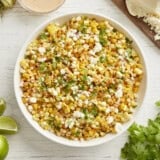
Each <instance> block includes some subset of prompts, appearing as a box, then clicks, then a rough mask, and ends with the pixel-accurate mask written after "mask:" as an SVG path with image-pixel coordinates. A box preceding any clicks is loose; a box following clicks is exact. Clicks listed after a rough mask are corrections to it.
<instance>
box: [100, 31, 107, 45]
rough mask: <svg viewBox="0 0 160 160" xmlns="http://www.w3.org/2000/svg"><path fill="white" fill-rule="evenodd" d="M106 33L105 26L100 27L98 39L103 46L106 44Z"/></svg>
mask: <svg viewBox="0 0 160 160" xmlns="http://www.w3.org/2000/svg"><path fill="white" fill-rule="evenodd" d="M106 35H107V33H106V28H101V29H100V33H99V41H100V43H101V45H102V46H103V47H104V46H106V44H107V39H106Z"/></svg>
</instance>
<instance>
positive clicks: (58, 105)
mask: <svg viewBox="0 0 160 160" xmlns="http://www.w3.org/2000/svg"><path fill="white" fill-rule="evenodd" d="M56 108H57V109H58V110H60V109H61V108H62V102H59V103H58V104H57V105H56Z"/></svg>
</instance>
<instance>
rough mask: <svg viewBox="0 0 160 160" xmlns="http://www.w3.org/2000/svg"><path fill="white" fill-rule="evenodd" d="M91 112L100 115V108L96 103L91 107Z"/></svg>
mask: <svg viewBox="0 0 160 160" xmlns="http://www.w3.org/2000/svg"><path fill="white" fill-rule="evenodd" d="M91 114H92V115H93V116H94V117H96V116H97V115H98V108H97V106H96V105H94V106H93V107H92V109H91Z"/></svg>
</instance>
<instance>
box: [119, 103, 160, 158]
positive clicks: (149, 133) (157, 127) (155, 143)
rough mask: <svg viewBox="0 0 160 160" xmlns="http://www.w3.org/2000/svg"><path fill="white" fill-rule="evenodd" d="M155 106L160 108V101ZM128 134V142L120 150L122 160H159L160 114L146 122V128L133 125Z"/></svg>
mask: <svg viewBox="0 0 160 160" xmlns="http://www.w3.org/2000/svg"><path fill="white" fill-rule="evenodd" d="M156 106H158V107H159V106H160V101H157V102H156ZM128 132H129V137H128V142H127V143H126V144H125V145H124V147H123V148H122V150H121V159H122V160H160V114H158V115H157V117H156V118H155V119H154V120H148V125H147V126H142V125H138V124H136V123H134V124H133V125H132V126H131V127H130V128H129V129H128Z"/></svg>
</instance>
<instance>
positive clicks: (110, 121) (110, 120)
mask: <svg viewBox="0 0 160 160" xmlns="http://www.w3.org/2000/svg"><path fill="white" fill-rule="evenodd" d="M113 121H114V118H113V117H112V116H108V117H107V123H108V124H111V123H112V122H113Z"/></svg>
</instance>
